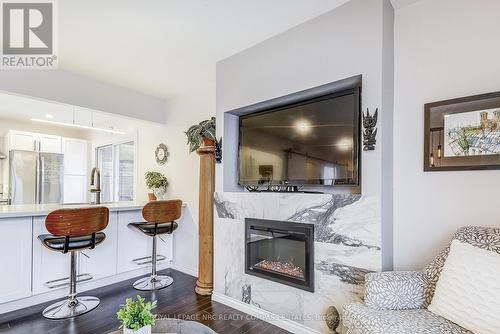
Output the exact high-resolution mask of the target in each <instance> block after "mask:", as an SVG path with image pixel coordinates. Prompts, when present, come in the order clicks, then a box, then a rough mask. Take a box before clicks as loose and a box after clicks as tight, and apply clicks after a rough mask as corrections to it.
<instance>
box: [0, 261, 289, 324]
mask: <svg viewBox="0 0 500 334" xmlns="http://www.w3.org/2000/svg"><path fill="white" fill-rule="evenodd" d="M161 274H164V275H170V276H172V277H173V278H174V283H173V284H172V285H171V286H169V287H167V288H165V289H162V290H158V291H155V292H143V291H136V290H134V288H133V287H132V283H133V282H134V281H135V279H131V280H127V281H123V282H120V283H116V284H113V285H109V286H106V287H102V288H99V289H95V290H92V291H87V292H84V293H82V295H89V296H96V297H99V298H100V299H101V304H100V305H99V307H98V308H97V309H95V310H93V311H91V312H89V313H87V314H84V315H82V316H79V317H76V318H73V319H68V320H47V319H45V318H43V317H42V314H41V312H42V310H43V309H44V308H45V307H46V306H47V305H49V304H51V303H52V302H49V303H44V304H40V305H35V306H31V307H29V308H26V309H23V310H18V311H14V312H10V313H6V314H2V315H0V332H1V333H19V334H39V333H40V334H41V333H44V334H59V333H61V334H63V333H64V334H73V333H78V334H83V333H85V334H87V333H88V334H90V333H92V334H101V333H108V332H111V331H114V330H116V329H117V328H118V327H119V322H118V320H117V319H116V312H117V311H118V309H119V308H120V305H121V304H123V303H124V301H125V299H126V298H129V297H135V296H136V295H141V296H143V297H145V298H146V299H148V300H157V301H158V306H157V308H156V309H155V311H154V313H155V314H157V315H160V316H163V317H170V318H173V317H175V318H180V319H185V320H194V321H198V322H201V323H203V324H205V325H207V326H209V327H210V328H212V329H213V330H214V331H216V332H217V333H221V334H224V333H234V334H236V333H238V334H244V333H247V334H253V333H259V334H278V333H279V334H281V333H288V332H287V331H285V330H283V329H280V328H278V327H276V326H273V325H271V324H269V323H267V322H264V321H262V320H258V319H254V318H252V317H250V316H249V315H247V314H245V313H242V312H240V311H237V310H235V309H232V308H230V307H227V306H225V305H223V304H220V303H217V302H214V301H212V300H211V299H210V297H201V296H198V295H197V294H195V293H194V284H195V281H196V278H194V277H192V276H189V275H186V274H184V273H181V272H178V271H175V270H171V269H167V270H163V271H162V272H161Z"/></svg>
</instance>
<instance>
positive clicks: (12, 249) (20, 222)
mask: <svg viewBox="0 0 500 334" xmlns="http://www.w3.org/2000/svg"><path fill="white" fill-rule="evenodd" d="M31 228H32V218H31V217H22V218H2V219H0V235H1V236H2V242H1V243H0V254H1V255H0V258H1V261H0V267H1V272H2V275H1V276H0V303H5V302H8V301H12V300H16V299H20V298H25V297H29V296H31V238H32V235H33V234H32V231H31Z"/></svg>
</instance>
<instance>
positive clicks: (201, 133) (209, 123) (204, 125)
mask: <svg viewBox="0 0 500 334" xmlns="http://www.w3.org/2000/svg"><path fill="white" fill-rule="evenodd" d="M185 133H186V136H187V138H188V141H187V143H188V144H189V151H190V152H194V151H196V150H197V149H199V148H200V147H201V146H202V145H205V146H214V143H215V141H216V140H217V139H216V137H215V117H212V118H210V119H207V120H205V121H203V122H200V123H199V124H195V125H192V126H191V127H190V128H189V129H188V130H187V131H186V132H185Z"/></svg>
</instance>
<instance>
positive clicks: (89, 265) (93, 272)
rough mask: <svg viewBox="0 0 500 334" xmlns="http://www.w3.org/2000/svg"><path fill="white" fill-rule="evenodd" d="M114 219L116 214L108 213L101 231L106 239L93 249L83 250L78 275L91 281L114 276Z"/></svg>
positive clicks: (115, 237) (116, 235)
mask: <svg viewBox="0 0 500 334" xmlns="http://www.w3.org/2000/svg"><path fill="white" fill-rule="evenodd" d="M116 218H117V213H116V212H110V213H109V222H108V226H107V227H106V228H105V229H104V231H103V232H104V233H105V234H106V239H104V241H103V242H102V243H100V244H99V245H98V246H96V247H95V248H94V249H89V250H85V251H83V254H80V260H79V271H78V272H79V274H82V275H90V277H92V280H95V279H99V278H104V277H109V276H113V275H115V274H116V251H117V250H116V248H117V243H118V232H117V224H116ZM84 254H85V255H87V256H85V255H84Z"/></svg>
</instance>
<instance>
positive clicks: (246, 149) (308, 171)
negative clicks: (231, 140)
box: [238, 88, 361, 186]
mask: <svg viewBox="0 0 500 334" xmlns="http://www.w3.org/2000/svg"><path fill="white" fill-rule="evenodd" d="M360 112H361V111H360V89H359V88H355V89H349V90H346V91H343V92H337V93H334V94H329V95H325V96H321V97H317V98H314V99H310V100H305V101H301V102H297V103H294V104H290V105H286V106H280V107H278V108H269V109H267V110H263V111H260V112H258V113H254V114H249V115H245V116H241V117H240V143H239V159H238V164H239V166H238V167H239V170H238V173H239V184H240V185H243V186H259V185H295V186H340V185H342V186H358V185H359V151H360V150H359V146H360V144H359V133H360Z"/></svg>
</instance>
